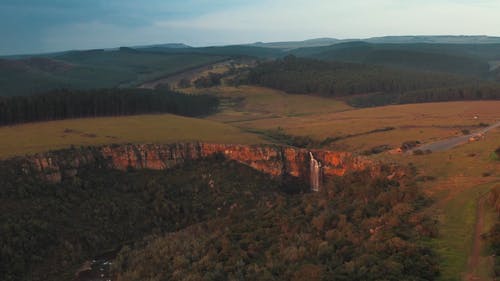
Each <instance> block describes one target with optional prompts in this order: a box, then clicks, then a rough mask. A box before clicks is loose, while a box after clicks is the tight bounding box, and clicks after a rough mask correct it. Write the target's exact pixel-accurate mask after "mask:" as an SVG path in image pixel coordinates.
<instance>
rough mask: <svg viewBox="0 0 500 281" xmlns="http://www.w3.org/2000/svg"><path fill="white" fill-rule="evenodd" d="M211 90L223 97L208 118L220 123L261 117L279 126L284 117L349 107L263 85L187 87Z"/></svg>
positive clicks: (328, 100) (331, 111) (343, 109)
mask: <svg viewBox="0 0 500 281" xmlns="http://www.w3.org/2000/svg"><path fill="white" fill-rule="evenodd" d="M207 92H208V93H212V94H214V95H216V96H218V97H220V98H222V99H223V102H224V103H223V106H222V108H221V112H219V113H218V114H216V115H212V116H210V117H209V119H211V120H215V121H220V122H224V123H238V124H239V123H242V124H245V121H249V120H251V121H255V122H258V120H263V122H265V123H272V124H275V126H279V124H280V122H282V121H284V120H286V118H292V117H297V118H300V117H304V116H315V115H318V114H326V113H333V112H339V111H345V110H351V109H352V107H350V106H348V105H347V104H345V103H344V102H341V101H337V100H334V99H330V98H323V97H316V96H306V95H290V94H287V93H284V92H282V91H278V90H273V89H269V88H263V87H254V86H241V87H238V88H235V87H224V86H222V87H216V88H211V89H199V90H196V89H190V93H207ZM283 118H284V119H283Z"/></svg>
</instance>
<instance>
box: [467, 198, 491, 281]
mask: <svg viewBox="0 0 500 281" xmlns="http://www.w3.org/2000/svg"><path fill="white" fill-rule="evenodd" d="M485 204H486V196H482V197H481V198H479V199H478V201H477V207H476V225H475V227H474V241H473V246H472V252H471V255H470V257H469V260H468V262H467V275H466V278H465V280H467V281H485V280H486V279H484V278H481V277H479V276H477V275H476V272H475V269H476V268H478V265H479V259H480V256H481V249H482V248H483V244H484V241H483V239H482V238H481V234H482V232H483V229H484V205H485Z"/></svg>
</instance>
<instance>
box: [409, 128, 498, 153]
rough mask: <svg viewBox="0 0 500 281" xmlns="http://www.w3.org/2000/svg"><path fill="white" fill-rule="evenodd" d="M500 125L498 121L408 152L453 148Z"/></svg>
mask: <svg viewBox="0 0 500 281" xmlns="http://www.w3.org/2000/svg"><path fill="white" fill-rule="evenodd" d="M498 127H500V122H497V123H495V124H493V125H491V126H488V127H486V128H483V129H481V130H478V131H476V132H474V133H471V134H468V135H463V136H458V137H453V138H449V139H445V140H440V141H436V142H431V143H427V144H423V145H421V146H419V147H416V148H414V149H412V150H409V151H408V153H413V151H415V150H422V151H426V150H430V151H432V152H435V151H444V150H448V149H451V148H453V147H455V146H459V145H462V144H466V143H468V142H469V139H470V138H473V137H476V136H480V135H484V134H485V133H487V132H488V131H490V130H493V129H495V128H498Z"/></svg>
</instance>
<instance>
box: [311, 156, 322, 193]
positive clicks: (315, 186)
mask: <svg viewBox="0 0 500 281" xmlns="http://www.w3.org/2000/svg"><path fill="white" fill-rule="evenodd" d="M309 156H311V160H310V162H309V166H310V176H309V177H310V178H309V179H310V182H311V189H312V190H313V191H316V192H317V191H319V190H320V188H321V183H322V171H321V163H320V162H319V161H318V160H316V159H314V155H313V154H312V152H309Z"/></svg>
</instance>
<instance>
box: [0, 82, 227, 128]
mask: <svg viewBox="0 0 500 281" xmlns="http://www.w3.org/2000/svg"><path fill="white" fill-rule="evenodd" d="M218 105H219V100H218V99H217V98H216V97H214V96H209V95H187V94H181V93H177V92H172V91H169V90H165V89H162V90H155V91H151V90H144V89H100V90H86V91H78V90H66V89H62V90H54V91H50V92H48V93H45V94H41V95H32V96H17V97H0V125H12V124H18V123H25V122H35V121H49V120H59V119H70V118H82V117H100V116H122V115H135V114H145V113H172V114H179V115H185V116H201V115H207V114H210V113H212V112H214V111H215V110H217V107H218Z"/></svg>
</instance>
